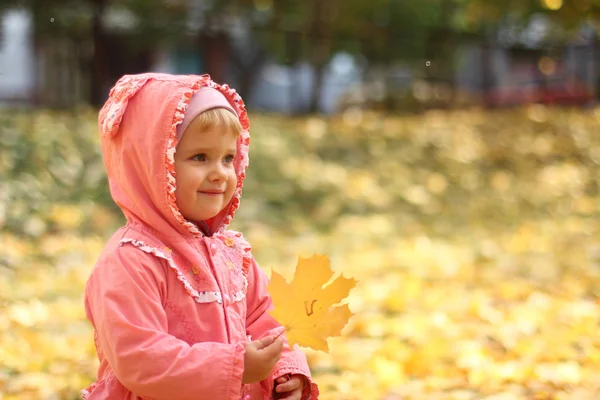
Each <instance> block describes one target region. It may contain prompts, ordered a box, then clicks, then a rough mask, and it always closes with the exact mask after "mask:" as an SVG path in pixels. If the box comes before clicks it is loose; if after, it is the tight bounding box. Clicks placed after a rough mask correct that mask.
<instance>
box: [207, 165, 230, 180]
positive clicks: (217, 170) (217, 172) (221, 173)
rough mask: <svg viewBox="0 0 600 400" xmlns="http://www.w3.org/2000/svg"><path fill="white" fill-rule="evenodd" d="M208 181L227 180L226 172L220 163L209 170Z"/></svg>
mask: <svg viewBox="0 0 600 400" xmlns="http://www.w3.org/2000/svg"><path fill="white" fill-rule="evenodd" d="M209 179H210V180H211V181H225V180H227V170H226V167H225V166H224V165H223V164H222V163H220V162H219V163H215V166H214V167H213V168H211V171H210V175H209Z"/></svg>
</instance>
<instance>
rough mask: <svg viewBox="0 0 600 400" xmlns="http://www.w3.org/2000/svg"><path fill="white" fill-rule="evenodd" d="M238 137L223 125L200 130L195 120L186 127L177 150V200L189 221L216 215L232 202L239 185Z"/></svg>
mask: <svg viewBox="0 0 600 400" xmlns="http://www.w3.org/2000/svg"><path fill="white" fill-rule="evenodd" d="M236 139H237V135H236V134H235V133H234V132H231V131H229V130H222V129H221V127H219V126H215V127H212V128H209V129H204V130H200V129H198V128H195V126H194V123H193V122H192V123H191V124H190V125H189V126H188V128H187V129H186V130H185V133H184V134H183V137H182V139H181V141H180V142H179V144H178V146H177V151H176V153H175V177H176V181H177V190H176V191H175V199H176V203H177V207H179V211H180V212H181V214H182V215H183V216H184V217H185V218H186V219H187V220H188V221H193V222H199V221H204V220H207V219H209V218H212V217H214V216H216V215H217V214H218V213H219V212H220V211H221V210H223V209H224V208H225V206H227V204H229V201H230V200H231V197H232V196H233V192H234V190H235V187H236V184H237V176H236V174H235V169H234V166H233V160H234V158H235V155H236Z"/></svg>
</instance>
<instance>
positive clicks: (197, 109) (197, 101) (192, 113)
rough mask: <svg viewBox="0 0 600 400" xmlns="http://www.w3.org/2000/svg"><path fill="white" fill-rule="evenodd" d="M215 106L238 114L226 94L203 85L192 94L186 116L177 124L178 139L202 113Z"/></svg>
mask: <svg viewBox="0 0 600 400" xmlns="http://www.w3.org/2000/svg"><path fill="white" fill-rule="evenodd" d="M213 108H224V109H226V110H229V111H231V112H232V113H233V115H235V116H237V114H236V112H235V110H234V109H233V107H231V104H229V102H228V101H227V99H226V98H225V96H223V94H222V93H221V92H219V91H218V90H217V89H213V88H210V87H203V88H201V89H200V90H198V92H196V94H195V95H193V96H192V99H191V100H190V104H188V106H187V109H186V111H185V116H184V117H183V121H181V124H179V125H177V139H181V136H182V135H183V133H184V132H185V130H186V128H187V127H188V126H189V125H190V124H191V123H192V121H193V120H194V118H196V117H197V116H198V115H199V114H200V113H203V112H204V111H208V110H212V109H213Z"/></svg>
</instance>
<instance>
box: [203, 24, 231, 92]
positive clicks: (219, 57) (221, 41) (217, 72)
mask: <svg viewBox="0 0 600 400" xmlns="http://www.w3.org/2000/svg"><path fill="white" fill-rule="evenodd" d="M198 48H199V54H202V56H203V60H202V61H203V62H204V70H203V71H202V72H203V73H206V74H209V75H210V76H211V78H212V80H213V81H215V82H217V83H224V82H225V81H226V80H227V76H228V69H229V62H230V56H231V44H230V43H229V37H228V36H227V34H226V33H225V32H221V31H217V32H206V31H204V32H201V33H200V35H199V37H198Z"/></svg>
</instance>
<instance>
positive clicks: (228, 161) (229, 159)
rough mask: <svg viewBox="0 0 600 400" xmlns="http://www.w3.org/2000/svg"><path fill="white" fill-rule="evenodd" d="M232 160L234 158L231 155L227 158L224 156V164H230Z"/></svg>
mask: <svg viewBox="0 0 600 400" xmlns="http://www.w3.org/2000/svg"><path fill="white" fill-rule="evenodd" d="M234 158H235V157H234V156H233V155H231V154H230V155H228V156H225V162H226V163H232V162H233V159H234Z"/></svg>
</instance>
